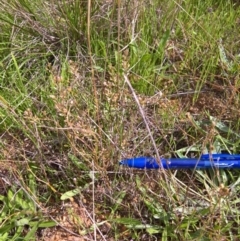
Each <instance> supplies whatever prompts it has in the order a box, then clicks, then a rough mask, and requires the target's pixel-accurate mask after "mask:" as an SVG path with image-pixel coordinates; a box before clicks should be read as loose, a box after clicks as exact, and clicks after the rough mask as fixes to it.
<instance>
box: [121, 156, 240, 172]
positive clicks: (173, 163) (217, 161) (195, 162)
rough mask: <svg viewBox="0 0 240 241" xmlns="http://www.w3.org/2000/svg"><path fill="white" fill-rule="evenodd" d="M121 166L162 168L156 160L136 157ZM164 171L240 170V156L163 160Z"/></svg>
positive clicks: (123, 162) (124, 161)
mask: <svg viewBox="0 0 240 241" xmlns="http://www.w3.org/2000/svg"><path fill="white" fill-rule="evenodd" d="M120 164H121V165H124V166H128V167H133V168H142V169H143V168H146V169H159V168H161V166H160V165H159V164H158V162H157V161H156V159H155V158H152V157H136V158H132V159H126V160H123V161H121V162H120ZM161 165H162V167H163V168H164V169H171V168H172V169H183V168H185V169H186V168H198V169H199V168H213V167H215V168H240V155H235V156H234V155H222V156H221V154H216V155H215V154H214V155H212V156H210V155H203V156H202V157H201V159H196V158H172V159H161Z"/></svg>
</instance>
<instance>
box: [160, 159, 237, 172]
mask: <svg viewBox="0 0 240 241" xmlns="http://www.w3.org/2000/svg"><path fill="white" fill-rule="evenodd" d="M161 162H162V166H163V168H165V169H169V168H171V169H182V168H190V169H191V168H197V169H201V168H240V162H239V161H238V160H226V159H223V160H216V159H214V160H207V159H205V160H204V159H203V160H202V159H200V160H199V159H188V158H186V159H185V158H183V159H170V160H165V159H162V160H161Z"/></svg>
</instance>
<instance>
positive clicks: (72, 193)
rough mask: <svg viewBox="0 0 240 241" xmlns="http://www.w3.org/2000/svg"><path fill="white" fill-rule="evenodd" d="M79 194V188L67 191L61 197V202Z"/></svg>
mask: <svg viewBox="0 0 240 241" xmlns="http://www.w3.org/2000/svg"><path fill="white" fill-rule="evenodd" d="M80 192H81V190H80V188H76V189H74V190H71V191H68V192H65V193H64V194H63V195H62V196H61V198H60V199H61V200H63V201H64V200H66V199H69V198H71V197H74V196H76V195H77V194H79V193H80Z"/></svg>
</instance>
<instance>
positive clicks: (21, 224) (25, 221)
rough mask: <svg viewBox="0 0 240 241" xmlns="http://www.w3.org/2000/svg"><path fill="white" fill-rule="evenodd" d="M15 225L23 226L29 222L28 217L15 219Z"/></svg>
mask: <svg viewBox="0 0 240 241" xmlns="http://www.w3.org/2000/svg"><path fill="white" fill-rule="evenodd" d="M15 224H16V226H24V225H27V224H29V219H27V218H22V219H19V220H17V221H16V223H15Z"/></svg>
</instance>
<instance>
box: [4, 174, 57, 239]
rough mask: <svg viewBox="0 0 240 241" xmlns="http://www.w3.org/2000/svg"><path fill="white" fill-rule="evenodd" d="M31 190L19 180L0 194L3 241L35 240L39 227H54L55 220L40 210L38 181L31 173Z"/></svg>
mask: <svg viewBox="0 0 240 241" xmlns="http://www.w3.org/2000/svg"><path fill="white" fill-rule="evenodd" d="M28 187H29V190H26V189H25V188H24V186H22V185H21V184H20V182H19V185H16V186H13V187H12V188H10V189H9V190H8V191H7V194H6V195H0V208H1V212H0V233H1V237H0V240H1V241H5V240H6V241H7V240H35V238H36V237H35V234H36V232H37V230H38V229H39V228H46V227H53V226H55V225H56V223H55V222H54V221H51V220H48V218H46V217H44V214H43V213H42V211H41V210H40V207H39V204H38V200H37V199H36V196H35V194H36V183H35V179H34V177H33V176H32V175H31V174H30V175H29V186H28Z"/></svg>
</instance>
